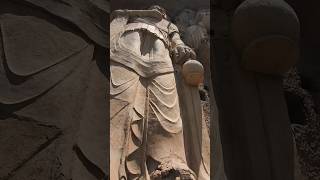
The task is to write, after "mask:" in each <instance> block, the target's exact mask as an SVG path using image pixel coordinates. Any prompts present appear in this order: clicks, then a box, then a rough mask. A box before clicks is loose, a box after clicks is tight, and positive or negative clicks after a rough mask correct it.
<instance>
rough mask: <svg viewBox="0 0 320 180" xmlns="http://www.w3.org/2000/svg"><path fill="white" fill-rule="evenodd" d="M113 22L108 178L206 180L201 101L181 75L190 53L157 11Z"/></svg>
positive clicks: (126, 14) (118, 14) (131, 13)
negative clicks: (187, 92) (187, 94)
mask: <svg viewBox="0 0 320 180" xmlns="http://www.w3.org/2000/svg"><path fill="white" fill-rule="evenodd" d="M111 16H112V17H113V19H112V21H111V24H110V32H111V33H110V60H111V62H110V72H111V74H110V75H111V77H110V101H111V104H110V105H111V114H110V172H111V174H110V178H111V179H128V180H131V179H199V180H201V179H209V178H210V177H209V176H210V173H209V171H210V166H209V165H210V164H209V163H208V160H209V159H210V158H209V145H210V142H209V136H208V134H203V133H202V131H201V130H202V129H203V128H205V127H202V123H203V121H202V119H201V109H197V105H198V107H200V102H199V94H198V93H197V91H192V92H196V93H195V94H192V93H191V90H190V89H191V88H194V89H197V87H196V86H195V87H191V86H190V85H187V83H185V82H184V80H183V77H182V73H181V69H182V66H181V65H182V64H184V62H185V61H187V60H188V59H195V58H196V55H195V53H194V51H193V50H192V49H191V48H189V47H188V46H186V45H185V44H184V42H183V41H182V40H181V39H180V35H179V30H178V28H177V27H176V26H175V25H174V24H173V23H172V22H170V21H169V20H168V18H167V15H166V11H165V9H163V8H162V7H160V6H152V7H150V8H149V9H148V10H117V11H114V12H113V14H112V15H111ZM189 64H192V63H189ZM195 64H197V63H195ZM197 65H198V64H197ZM198 67H199V66H198ZM195 82H197V81H195ZM183 89H184V90H185V91H183ZM189 90H190V92H189V96H186V91H189ZM184 99H188V100H187V101H184ZM192 100H194V104H192V103H191V101H192ZM185 102H186V103H187V105H185V104H184V103H185ZM197 103H199V104H197ZM188 108H189V109H188ZM187 111H189V113H191V116H190V114H188V112H187ZM191 111H194V113H192V112H191ZM195 124H196V125H195ZM206 131H207V130H205V131H204V132H206ZM204 146H206V147H204ZM203 150H206V152H205V153H203V152H204V151H203ZM204 154H206V156H204Z"/></svg>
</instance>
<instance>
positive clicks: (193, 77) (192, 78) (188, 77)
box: [182, 60, 204, 86]
mask: <svg viewBox="0 0 320 180" xmlns="http://www.w3.org/2000/svg"><path fill="white" fill-rule="evenodd" d="M182 75H183V77H184V80H185V82H186V83H187V84H188V85H190V86H198V85H199V84H201V83H203V79H204V68H203V66H202V64H201V63H200V62H199V61H196V60H188V61H187V62H185V63H184V64H183V66H182Z"/></svg>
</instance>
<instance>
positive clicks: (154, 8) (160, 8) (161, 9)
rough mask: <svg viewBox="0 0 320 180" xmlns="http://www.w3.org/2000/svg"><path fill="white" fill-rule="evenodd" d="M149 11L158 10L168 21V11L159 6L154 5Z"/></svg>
mask: <svg viewBox="0 0 320 180" xmlns="http://www.w3.org/2000/svg"><path fill="white" fill-rule="evenodd" d="M149 10H157V11H159V12H160V13H161V14H162V17H163V18H164V19H168V16H167V11H166V10H165V9H164V8H163V7H161V6H159V5H152V6H150V7H149Z"/></svg>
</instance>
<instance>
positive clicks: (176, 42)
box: [171, 33, 185, 47]
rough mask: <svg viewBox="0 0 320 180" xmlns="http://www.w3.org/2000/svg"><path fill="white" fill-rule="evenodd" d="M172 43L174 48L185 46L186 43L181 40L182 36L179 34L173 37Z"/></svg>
mask: <svg viewBox="0 0 320 180" xmlns="http://www.w3.org/2000/svg"><path fill="white" fill-rule="evenodd" d="M171 41H172V44H173V47H176V46H180V45H185V44H184V42H183V41H182V40H181V38H180V35H179V34H178V33H174V34H173V35H172V37H171Z"/></svg>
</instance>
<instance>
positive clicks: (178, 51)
mask: <svg viewBox="0 0 320 180" xmlns="http://www.w3.org/2000/svg"><path fill="white" fill-rule="evenodd" d="M173 54H174V55H173V58H174V62H175V63H177V64H183V63H184V62H185V61H186V60H188V59H196V53H195V52H194V50H193V49H191V48H190V47H188V46H186V45H178V46H177V47H175V48H174V50H173Z"/></svg>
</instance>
